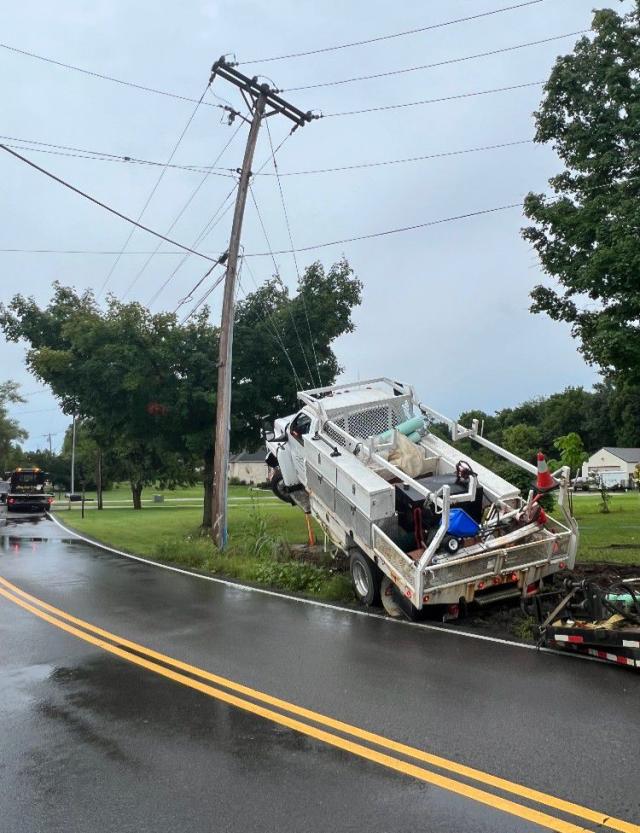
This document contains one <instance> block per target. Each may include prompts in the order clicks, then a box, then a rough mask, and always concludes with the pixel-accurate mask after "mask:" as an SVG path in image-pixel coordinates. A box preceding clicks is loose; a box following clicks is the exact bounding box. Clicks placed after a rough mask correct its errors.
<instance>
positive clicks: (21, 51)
mask: <svg viewBox="0 0 640 833" xmlns="http://www.w3.org/2000/svg"><path fill="white" fill-rule="evenodd" d="M0 48H2V49H7V50H8V51H9V52H15V53H17V54H19V55H26V56H27V57H28V58H35V59H36V60H37V61H44V62H45V63H47V64H54V65H55V66H57V67H62V68H63V69H71V70H73V71H74V72H81V73H82V74H83V75H90V76H91V77H93V78H101V79H102V80H103V81H111V82H112V83H114V84H121V85H122V86H124V87H133V88H134V89H136V90H142V91H143V92H146V93H154V94H155V95H163V96H166V97H167V98H176V99H178V100H180V101H190V102H193V103H197V101H198V99H197V98H190V97H189V96H186V95H179V94H178V93H172V92H169V91H168V90H159V89H157V88H156V87H147V86H145V85H144V84H138V83H137V82H136V81H124V80H123V79H122V78H114V77H113V76H112V75H105V74H104V73H101V72H96V71H95V70H90V69H84V68H83V67H77V66H74V65H73V64H66V63H64V62H63V61H56V60H55V59H54V58H47V57H45V56H44V55H38V54H36V53H35V52H29V51H28V50H26V49H18V47H17V46H9V44H8V43H0ZM204 104H205V105H206V106H207V107H219V108H220V109H223V110H224V109H226V108H224V107H222V106H221V105H220V104H214V103H213V102H209V101H205V102H204Z"/></svg>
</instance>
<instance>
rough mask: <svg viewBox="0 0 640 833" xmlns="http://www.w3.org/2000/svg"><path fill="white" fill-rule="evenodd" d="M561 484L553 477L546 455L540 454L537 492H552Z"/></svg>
mask: <svg viewBox="0 0 640 833" xmlns="http://www.w3.org/2000/svg"><path fill="white" fill-rule="evenodd" d="M559 485H560V483H559V482H558V481H557V480H556V479H555V477H552V476H551V472H550V471H549V466H547V461H546V460H545V456H544V454H543V453H542V452H541V451H539V452H538V476H537V478H536V491H537V492H538V493H542V492H550V491H551V490H552V489H557V488H558V486H559Z"/></svg>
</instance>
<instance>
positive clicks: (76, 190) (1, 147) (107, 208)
mask: <svg viewBox="0 0 640 833" xmlns="http://www.w3.org/2000/svg"><path fill="white" fill-rule="evenodd" d="M0 150H5V151H6V152H7V153H10V154H11V155H12V156H15V157H16V158H17V159H20V160H21V161H22V162H25V163H26V164H27V165H29V166H30V167H32V168H35V170H37V171H39V172H40V173H42V174H44V175H45V176H48V177H49V178H50V179H53V180H55V181H56V182H58V183H59V184H60V185H64V187H65V188H68V189H69V190H70V191H73V192H74V193H76V194H78V195H79V196H81V197H84V198H85V199H87V200H89V202H92V203H94V205H98V206H100V208H104V209H105V211H108V212H109V213H110V214H114V215H115V216H116V217H120V219H121V220H126V222H127V223H131V224H132V225H134V226H135V227H136V228H139V229H142V231H146V232H147V233H148V234H152V235H153V236H154V237H159V238H161V239H162V240H164V241H165V242H167V243H171V244H172V245H173V246H177V247H178V248H179V249H182V250H183V251H185V252H189V253H190V254H192V255H197V256H198V257H201V258H203V259H204V260H210V261H212V260H214V258H212V257H209V256H208V255H206V254H204V252H197V251H195V250H194V249H190V248H189V247H188V246H185V245H184V244H182V243H179V242H178V241H177V240H172V239H171V238H170V237H166V236H165V235H164V234H160V232H158V231H154V229H152V228H149V226H145V225H143V224H142V223H140V222H139V221H137V220H134V219H133V218H132V217H128V216H127V215H126V214H122V212H120V211H117V210H116V209H115V208H112V207H111V206H110V205H107V204H106V203H104V202H102V201H101V200H98V199H96V197H93V196H91V194H88V193H87V192H86V191H82V190H81V189H80V188H76V187H75V185H72V184H71V183H70V182H67V181H66V180H65V179H62V178H61V177H59V176H56V175H55V174H53V173H51V171H48V170H46V168H41V167H40V165H36V163H35V162H32V161H31V160H30V159H27V157H26V156H22V155H21V154H20V153H18V152H17V151H15V150H12V149H11V148H8V147H7V146H6V145H3V144H1V143H0ZM40 251H41V252H45V251H47V250H46V249H42V250H40Z"/></svg>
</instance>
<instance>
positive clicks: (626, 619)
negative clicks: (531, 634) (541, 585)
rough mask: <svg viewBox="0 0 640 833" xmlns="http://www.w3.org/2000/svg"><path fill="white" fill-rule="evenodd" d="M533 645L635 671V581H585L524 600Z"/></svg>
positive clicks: (639, 629)
mask: <svg viewBox="0 0 640 833" xmlns="http://www.w3.org/2000/svg"><path fill="white" fill-rule="evenodd" d="M527 606H528V607H529V608H531V607H532V608H533V611H534V612H535V614H536V616H537V619H538V623H539V629H538V630H539V638H538V645H544V646H545V647H547V648H554V649H556V650H563V651H572V652H573V653H577V654H582V655H586V656H589V657H595V658H596V659H601V660H604V661H606V662H613V663H615V664H616V665H623V666H626V667H628V668H635V669H640V578H628V579H620V578H613V579H612V578H610V577H606V576H602V577H597V576H596V577H590V578H587V579H583V580H582V581H570V580H569V581H567V582H565V587H564V590H562V591H555V592H550V593H542V594H540V595H538V596H536V597H535V598H534V599H531V600H529V602H528V605H527Z"/></svg>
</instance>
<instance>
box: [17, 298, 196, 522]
mask: <svg viewBox="0 0 640 833" xmlns="http://www.w3.org/2000/svg"><path fill="white" fill-rule="evenodd" d="M0 326H2V327H3V329H4V332H5V335H6V336H7V338H8V339H10V340H12V341H17V340H20V339H23V340H25V341H27V342H28V344H29V350H28V352H27V365H28V367H29V368H30V370H31V371H32V372H33V373H34V375H35V376H36V377H37V378H39V379H40V380H41V381H43V382H45V383H46V384H48V385H49V386H50V388H51V390H52V392H53V393H54V395H55V396H56V397H57V398H58V400H59V401H60V403H61V405H62V409H63V411H65V413H67V414H73V413H75V414H77V415H78V416H79V417H80V418H82V419H84V420H86V424H87V426H88V427H89V430H90V433H91V437H92V439H93V440H94V441H95V442H96V443H97V444H98V445H99V446H100V447H101V448H104V449H112V450H115V451H116V452H117V454H118V456H119V457H120V459H121V460H122V463H123V466H124V469H125V471H126V475H127V477H128V479H129V482H130V485H131V491H132V496H133V503H134V508H136V509H140V508H141V494H142V489H143V487H144V486H145V485H147V484H150V483H152V482H154V481H155V480H156V479H157V478H164V479H165V480H167V481H169V482H193V479H194V472H193V467H190V466H189V461H185V460H184V459H181V458H180V457H179V455H178V454H177V453H176V451H175V449H174V447H173V445H172V443H170V442H167V436H166V434H165V433H164V432H163V431H161V430H158V423H159V422H161V421H162V419H163V417H165V416H166V415H167V414H168V413H169V412H170V406H169V404H168V403H170V402H171V401H172V396H173V393H174V391H175V386H176V384H177V378H176V376H175V373H174V372H173V367H172V362H173V359H174V356H173V353H172V351H171V349H170V348H171V344H172V337H173V335H174V334H173V330H174V328H175V316H168V315H156V316H151V315H150V313H149V312H148V311H147V310H145V309H144V308H143V307H141V306H140V305H139V304H122V303H120V302H119V301H117V300H116V299H115V298H110V300H109V302H108V305H107V310H106V311H105V312H102V311H101V310H100V309H99V308H98V306H97V305H96V303H95V299H94V297H93V295H92V293H91V292H85V293H83V294H82V295H78V294H76V293H75V292H74V291H73V290H72V289H70V288H68V287H62V286H60V285H59V284H55V285H54V294H53V298H52V300H51V302H50V303H49V304H48V306H47V307H45V308H44V309H40V308H39V307H38V305H37V304H36V302H35V301H34V300H33V299H32V298H29V299H26V298H24V297H23V296H21V295H17V296H16V297H15V298H14V299H13V300H12V301H11V303H10V304H9V307H8V308H7V307H4V306H1V307H0ZM86 474H87V475H88V474H89V473H88V472H87V473H86Z"/></svg>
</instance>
